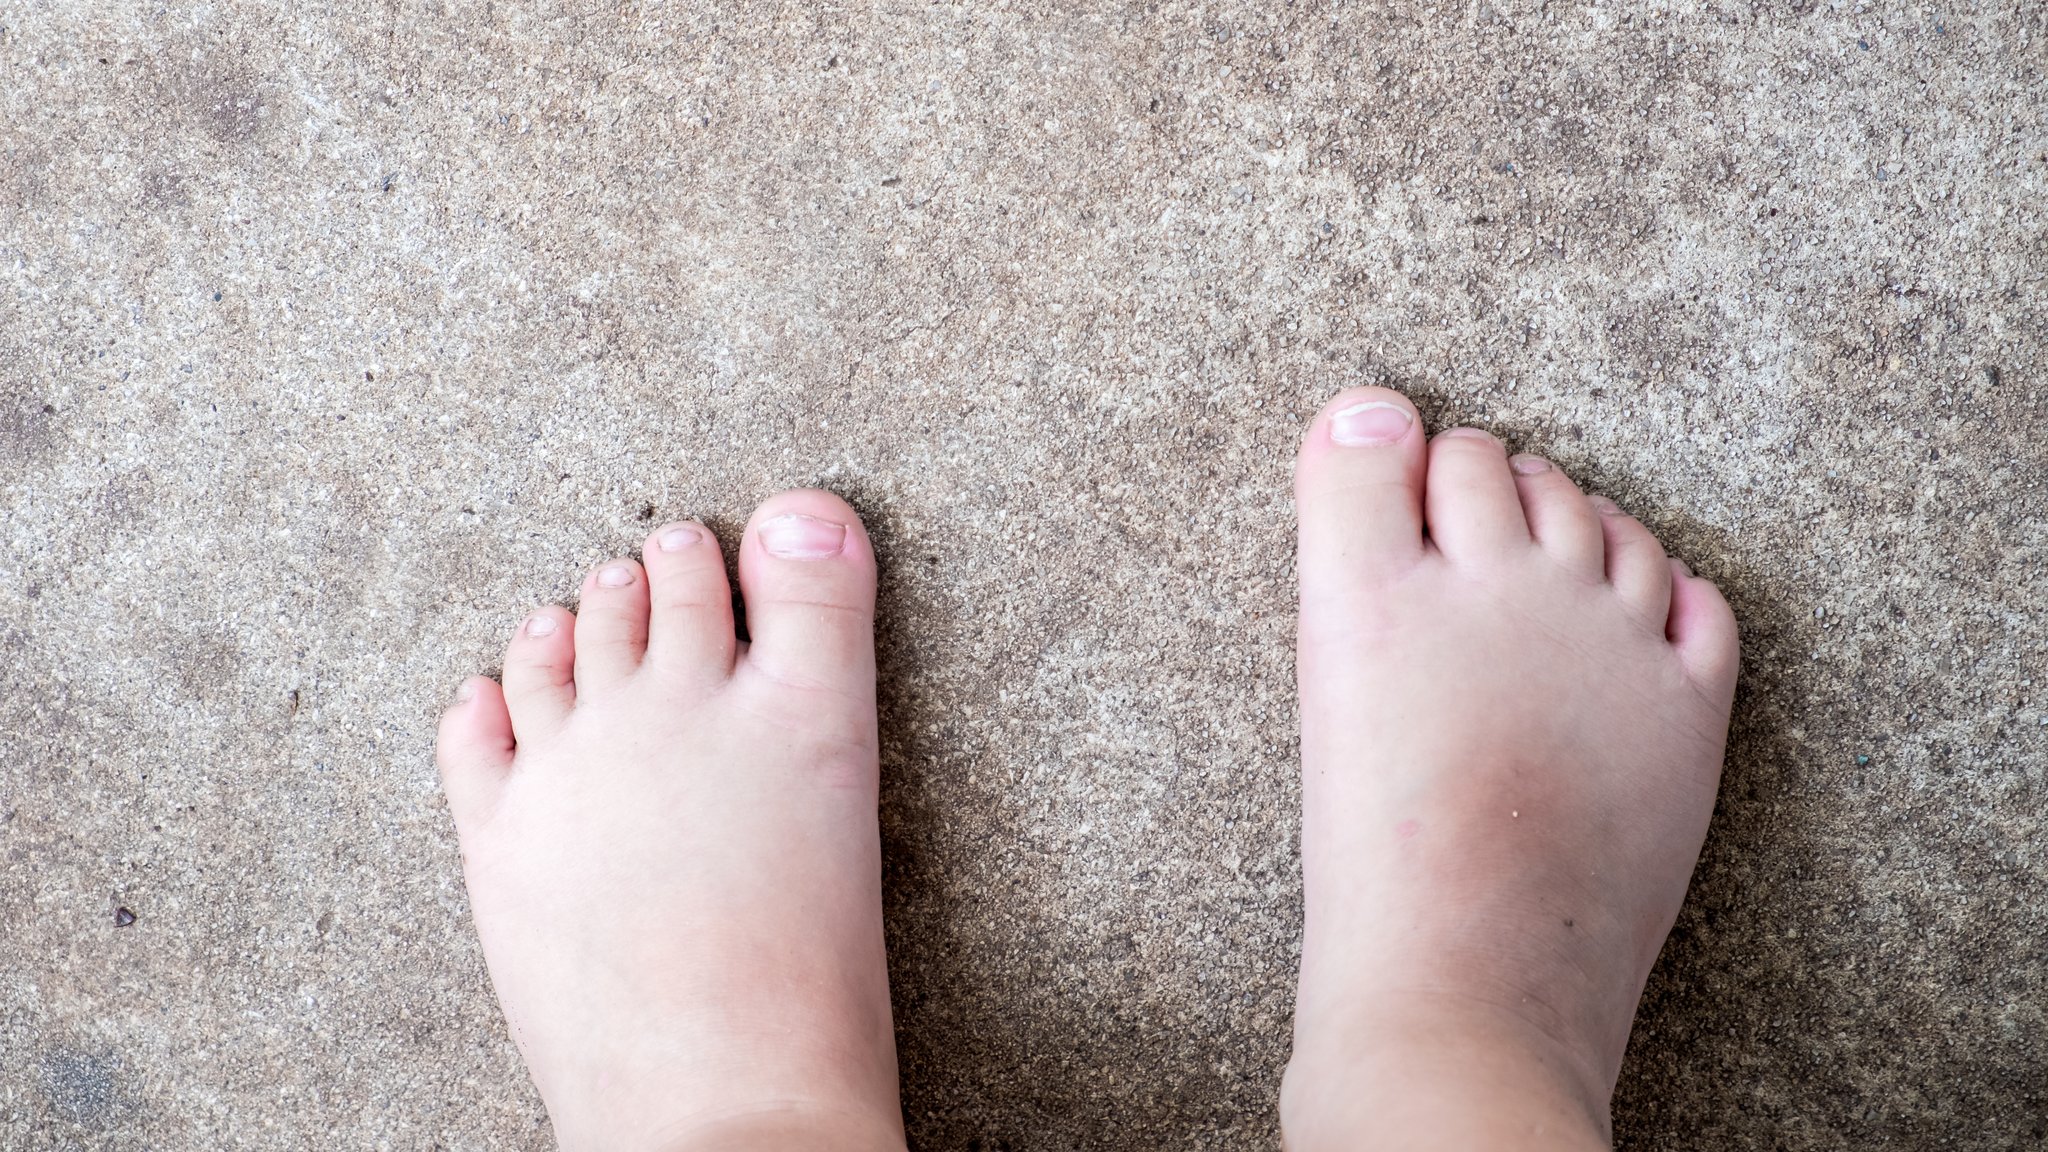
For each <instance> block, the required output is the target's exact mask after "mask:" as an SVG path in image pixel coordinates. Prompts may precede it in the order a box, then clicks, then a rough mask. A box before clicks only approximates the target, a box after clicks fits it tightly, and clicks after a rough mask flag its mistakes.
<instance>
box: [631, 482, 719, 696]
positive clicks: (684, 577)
mask: <svg viewBox="0 0 2048 1152" xmlns="http://www.w3.org/2000/svg"><path fill="white" fill-rule="evenodd" d="M641 555H642V556H645V557H646V561H645V567H646V569H647V595H648V598H649V601H650V603H651V604H652V609H653V610H652V616H651V619H650V620H649V622H648V625H647V660H648V662H649V663H651V664H653V665H655V666H656V667H659V668H663V669H666V670H668V671H671V672H674V673H678V674H682V675H686V676H692V677H703V678H723V677H725V676H727V675H729V674H730V673H731V672H732V661H733V654H734V652H735V651H736V650H737V649H738V647H739V639H738V635H737V633H735V632H734V630H733V622H732V585H731V584H730V583H728V582H727V581H726V578H725V555H724V553H722V552H720V551H719V548H718V538H717V537H716V536H713V535H712V534H711V531H710V529H707V528H706V527H704V526H703V525H702V524H699V523H697V522H696V521H694V520H688V521H683V522H681V523H677V524H670V525H668V526H666V527H663V528H660V529H657V530H656V531H655V533H654V534H653V535H652V536H649V537H648V538H647V546H646V547H645V548H644V549H642V550H641Z"/></svg>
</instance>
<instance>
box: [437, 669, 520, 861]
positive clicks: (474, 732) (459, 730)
mask: <svg viewBox="0 0 2048 1152" xmlns="http://www.w3.org/2000/svg"><path fill="white" fill-rule="evenodd" d="M512 748H513V741H512V715H511V713H509V712H507V711H506V710H505V693H504V691H503V690H502V689H500V688H499V687H498V682H497V681H495V680H492V679H489V678H488V677H484V676H472V677H470V678H469V679H467V680H465V681H463V682H462V689H461V691H459V692H457V693H456V696H455V703H454V704H452V705H449V707H448V710H447V711H446V712H443V713H442V714H441V734H440V736H439V738H438V739H436V740H435V741H434V759H435V760H436V761H437V762H438V763H439V764H440V767H441V790H442V791H443V792H444V793H446V794H447V796H448V808H449V811H451V812H452V813H454V815H455V824H456V827H458V828H462V827H467V826H468V825H470V824H472V823H473V822H475V821H476V820H477V819H479V818H480V817H481V815H482V814H483V813H484V812H487V811H488V810H489V809H490V807H491V805H492V804H493V803H494V802H495V801H496V799H497V795H498V789H499V788H500V787H501V786H502V785H503V784H504V782H505V774H506V773H507V772H509V771H511V770H512Z"/></svg>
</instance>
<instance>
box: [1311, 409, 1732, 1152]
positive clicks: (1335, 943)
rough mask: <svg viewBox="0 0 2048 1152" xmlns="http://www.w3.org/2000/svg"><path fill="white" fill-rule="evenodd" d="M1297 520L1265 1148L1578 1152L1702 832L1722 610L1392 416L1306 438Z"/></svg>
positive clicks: (1480, 453)
mask: <svg viewBox="0 0 2048 1152" xmlns="http://www.w3.org/2000/svg"><path fill="white" fill-rule="evenodd" d="M1296 493H1297V499H1298V504H1299V508H1300V519H1301V556H1300V579H1301V630H1300V640H1299V649H1300V650H1299V660H1298V669H1299V675H1300V680H1301V709H1302V716H1301V741H1302V771H1303V781H1302V804H1303V815H1302V870H1303V874H1304V880H1305V885H1306V894H1305V895H1306V913H1305V915H1306V924H1305V933H1304V939H1303V946H1302V970H1301V988H1300V995H1299V998H1298V1001H1297V1007H1296V1023H1295V1049H1294V1058H1293V1060H1292V1062H1291V1063H1290V1064H1289V1067H1288V1071H1287V1077H1286V1080H1285V1084H1284V1086H1283V1089H1282V1092H1281V1123H1282V1127H1283V1129H1284V1131H1285V1133H1286V1142H1287V1146H1288V1147H1289V1148H1290V1149H1293V1150H1295V1152H1306V1150H1309V1149H1320V1148H1345V1149H1352V1148H1364V1147H1389V1148H1401V1149H1420V1148H1446V1149H1452V1148H1455V1149H1470V1148H1581V1147H1598V1146H1601V1145H1604V1144H1605V1143H1606V1141H1607V1140H1608V1137H1609V1126H1608V1114H1607V1109H1608V1101H1609V1098H1610V1097H1611V1095H1612V1093H1613V1089H1614V1082H1615V1078H1616V1076H1617V1074H1618V1073H1619V1070H1620V1066H1621V1058H1622V1052H1623V1049H1624V1048H1625V1047H1626V1046H1627V1042H1628V1032H1629V1025H1630V1022H1631V1020H1632V1019H1633V1017H1634V1014H1635V1007H1636V1000H1637V998H1638V997H1639V996H1640V995H1641V993H1642V987H1643V982H1644V980H1645V979H1647V978H1648V976H1649V972H1650V966H1651V964H1652V963H1653V962H1654V961H1655V960H1656V958H1657V952H1658V950H1659V949H1660V948H1661V947H1662V945H1663V941H1664V937H1665V934H1666V933H1667V932H1669V931H1670V928H1671V923H1672V921H1673V919H1674V918H1676V916H1677V914H1678V908H1679V904H1680V903H1681V902H1682V900H1683V899H1684V896H1685V888H1686V883H1687V880H1688V878H1689V877H1690V876H1691V873H1692V866H1693V863H1694V861H1695V859H1696V858H1697V857H1698V854H1699V848H1700V844H1701V841H1702V840H1703V839H1704V837H1705V835H1706V828H1707V820H1708V817H1709V815H1710V814H1711V813H1712V811H1713V807H1714V792H1715V789H1716V787H1717V785H1718V783H1719V779H1720V769H1721V756H1722V750H1723V745H1724V742H1725V740H1726V736H1727V728H1728V710H1729V705H1730V702H1731V700H1732V698H1733V695H1734V686H1735V671H1736V634H1735V620H1734V617H1733V616H1732V615H1731V613H1730V612H1729V610H1728V606H1727V604H1726V603H1725V602H1724V601H1723V600H1722V599H1721V596H1720V594H1719V592H1717V591H1716V590H1715V589H1714V586H1713V585H1712V584H1710V583H1708V582H1707V581H1705V580H1702V579H1699V578H1697V577H1693V576H1691V575H1688V574H1687V573H1686V572H1685V570H1684V568H1683V567H1682V566H1681V565H1679V564H1678V563H1677V562H1676V561H1672V560H1667V559H1666V558H1665V556H1664V552H1663V549H1661V548H1660V547H1659V546H1658V544H1657V541H1656V540H1655V539H1654V538H1653V537H1652V536H1651V535H1650V533H1649V532H1648V531H1647V530H1646V529H1645V528H1644V527H1643V526H1642V525H1641V524H1638V523H1637V522H1636V521H1634V520H1632V519H1630V518H1629V517H1627V516H1625V515H1622V514H1621V512H1620V511H1619V510H1618V509H1616V508H1615V507H1614V506H1613V505H1612V504H1611V503H1608V502H1605V501H1602V500H1600V499H1598V498H1589V497H1587V496H1585V495H1583V494H1582V493H1581V492H1580V491H1579V490H1578V488H1577V487H1575V486H1574V485H1573V484H1572V482H1571V481H1570V480H1569V479H1567V478H1566V477H1565V476H1564V474H1563V473H1561V472H1559V471H1558V470H1557V469H1556V468H1554V467H1550V466H1548V465H1547V464H1546V463H1544V462H1543V461H1541V460H1538V459H1535V458H1532V457H1517V458H1515V459H1514V460H1513V461H1512V462H1511V461H1510V459H1509V457H1508V456H1507V454H1506V452H1505V451H1503V450H1502V448H1501V446H1500V444H1499V442H1497V441H1496V440H1494V439H1493V438H1492V437H1490V436H1487V435H1485V434H1484V433H1481V432H1478V431H1475V430H1472V429H1453V430H1451V431H1449V432H1446V433H1443V434H1442V435H1439V436H1437V437H1436V438H1435V440H1434V441H1428V440H1426V439H1425V437H1424V435H1423V430H1422V428H1421V425H1420V422H1419V421H1418V420H1417V418H1416V414H1415V409H1414V407H1413V406H1412V405H1411V404H1409V403H1408V401H1407V399H1406V398H1404V397H1402V396H1401V395H1399V394H1398V393H1394V392H1390V391H1387V390H1385V389H1377V388H1361V389H1355V390H1353V391H1350V392H1347V393H1345V394H1344V395H1342V396H1339V397H1338V398H1337V399H1336V400H1335V401H1334V402H1332V403H1331V404H1330V405H1329V407H1327V408H1326V409H1324V411H1323V412H1322V413H1321V414H1320V415H1319V416H1317V417H1316V421H1315V423H1314V424H1313V425H1312V426H1311V427H1310V429H1309V432H1308V435H1307V437H1306V439H1305V441H1304V442H1303V445H1302V449H1301V459H1300V463H1299V465H1298V468H1297V472H1296Z"/></svg>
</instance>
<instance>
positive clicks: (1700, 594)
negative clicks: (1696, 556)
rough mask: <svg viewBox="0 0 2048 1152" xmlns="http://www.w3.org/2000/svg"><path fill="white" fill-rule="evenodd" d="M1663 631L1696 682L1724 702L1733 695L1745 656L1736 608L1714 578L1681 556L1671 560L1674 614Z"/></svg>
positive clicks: (1724, 703)
mask: <svg viewBox="0 0 2048 1152" xmlns="http://www.w3.org/2000/svg"><path fill="white" fill-rule="evenodd" d="M1664 635H1665V637H1666V638H1668V639H1669V640H1670V641H1671V643H1672V644H1673V646H1675V647H1676V648H1677V649H1678V655H1679V658H1680V659H1681V660H1684V661H1685V665H1686V668H1687V670H1689V671H1690V672H1691V673H1692V676H1693V680H1694V681H1695V682H1696V683H1698V684H1699V685H1700V686H1701V687H1703V688H1705V689H1707V690H1709V691H1711V692H1713V693H1715V694H1716V695H1717V696H1718V697H1720V698H1721V701H1722V703H1723V705H1724V706H1725V705H1726V703H1727V701H1729V700H1732V699H1733V698H1734V695H1735V674H1736V671H1737V668H1738V666H1739V665H1740V663H1741V659H1742V648H1741V636H1740V632H1739V631H1738V629H1737V627H1736V623H1735V611H1734V610H1733V609H1732V608H1730V607H1728V601H1727V599H1726V598H1725V597H1723V596H1722V595H1721V590H1720V589H1719V588H1717V587H1715V586H1714V582H1713V581H1711V580H1706V579H1702V578H1700V577H1698V576H1695V575H1693V574H1692V570H1691V569H1689V568H1687V567H1686V566H1685V562H1684V561H1682V560H1677V559H1673V560H1672V561H1671V615H1670V617H1669V618H1668V619H1667V620H1666V621H1665V623H1664Z"/></svg>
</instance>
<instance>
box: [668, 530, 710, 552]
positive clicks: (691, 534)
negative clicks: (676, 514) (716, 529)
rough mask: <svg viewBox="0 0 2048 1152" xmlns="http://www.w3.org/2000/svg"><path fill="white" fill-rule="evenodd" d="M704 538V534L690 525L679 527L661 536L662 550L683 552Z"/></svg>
mask: <svg viewBox="0 0 2048 1152" xmlns="http://www.w3.org/2000/svg"><path fill="white" fill-rule="evenodd" d="M703 538H704V534H703V533H702V532H699V531H697V530H696V529H695V528H692V527H690V526H689V525H688V524H682V525H678V526H676V527H674V528H671V529H669V530H668V531H666V532H663V533H662V534H661V540H660V544H661V550H662V551H663V552H681V551H682V550H683V549H685V548H688V547H689V546H690V545H692V544H695V543H696V542H697V541H699V540H702V539H703Z"/></svg>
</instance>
